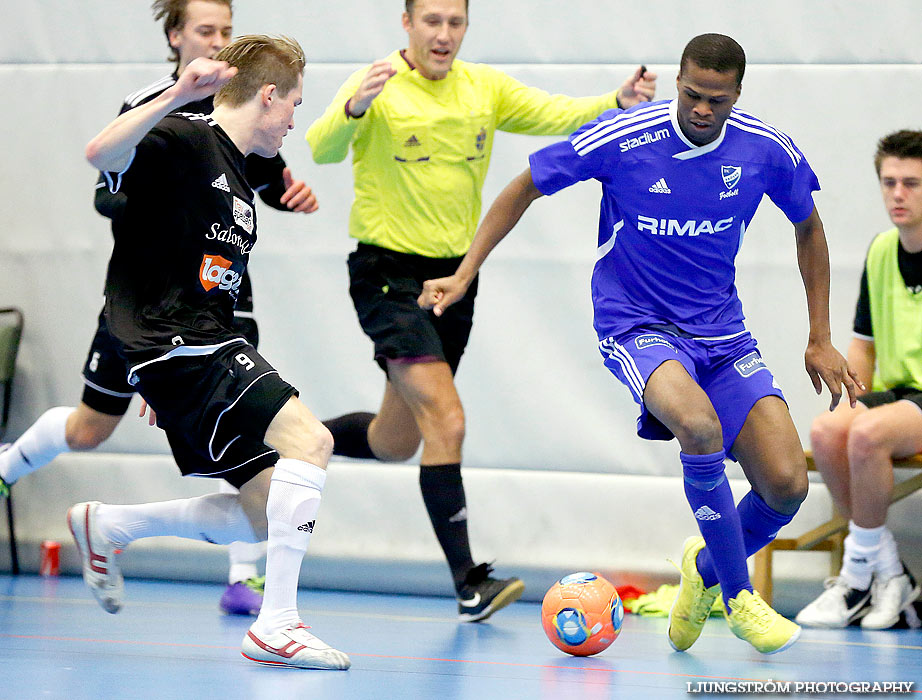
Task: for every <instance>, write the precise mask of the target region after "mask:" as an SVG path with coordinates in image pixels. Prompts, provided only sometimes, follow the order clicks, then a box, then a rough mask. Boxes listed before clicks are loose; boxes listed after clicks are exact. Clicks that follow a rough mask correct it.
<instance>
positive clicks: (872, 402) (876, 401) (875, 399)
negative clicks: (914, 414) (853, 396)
mask: <svg viewBox="0 0 922 700" xmlns="http://www.w3.org/2000/svg"><path fill="white" fill-rule="evenodd" d="M903 399H905V400H906V401H912V402H913V403H914V404H915V405H916V406H918V407H919V408H920V409H922V391H919V390H918V389H916V388H915V387H911V386H897V387H894V388H892V389H889V390H888V391H869V392H868V393H867V394H862V395H861V396H859V397H858V400H859V401H860V402H861V403H863V404H864V405H865V406H867V407H868V408H877V407H878V406H886V405H887V404H888V403H895V402H897V401H901V400H903Z"/></svg>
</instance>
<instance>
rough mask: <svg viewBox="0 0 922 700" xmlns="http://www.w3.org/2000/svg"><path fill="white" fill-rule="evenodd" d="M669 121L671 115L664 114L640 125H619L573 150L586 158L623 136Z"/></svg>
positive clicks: (576, 146)
mask: <svg viewBox="0 0 922 700" xmlns="http://www.w3.org/2000/svg"><path fill="white" fill-rule="evenodd" d="M668 121H670V116H669V113H668V112H664V113H663V114H662V115H660V116H658V117H655V118H649V119H646V120H644V121H642V122H639V123H635V124H627V125H625V124H618V125H616V126H615V127H614V128H615V130H614V131H611V130H609V131H608V132H605V133H600V134H599V135H598V137H597V138H595V139H593V140H592V141H591V142H590V143H586V142H585V141H584V142H583V143H582V144H580V145H579V146H578V145H577V144H576V143H574V144H573V148H574V149H576V152H577V154H579V155H581V156H584V155H586V154H587V153H591V152H592V151H594V150H595V149H597V148H599V147H600V146H604V145H605V144H606V143H609V142H610V141H613V140H614V139H617V138H621V137H622V136H626V135H627V134H632V133H634V132H635V131H644V130H646V129H648V128H650V127H652V126H656V125H658V124H663V123H665V122H668Z"/></svg>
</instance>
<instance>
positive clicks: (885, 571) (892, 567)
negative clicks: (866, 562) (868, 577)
mask: <svg viewBox="0 0 922 700" xmlns="http://www.w3.org/2000/svg"><path fill="white" fill-rule="evenodd" d="M874 573H875V574H877V575H878V576H879V578H880V579H881V580H883V581H886V580H888V579H891V578H893V577H894V576H899V575H900V574H902V573H903V562H902V561H901V560H900V552H899V550H898V549H897V547H896V540H895V539H893V533H892V532H890V528H888V527H884V533H883V535H882V536H881V538H880V551H879V552H878V554H877V566H876V567H875V568H874Z"/></svg>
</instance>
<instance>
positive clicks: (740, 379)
mask: <svg viewBox="0 0 922 700" xmlns="http://www.w3.org/2000/svg"><path fill="white" fill-rule="evenodd" d="M599 351H600V352H601V353H602V357H603V358H604V363H605V366H606V367H607V368H608V369H609V371H610V372H611V373H612V374H614V375H615V376H616V377H617V378H618V379H619V380H621V382H622V383H623V384H624V385H625V386H627V388H628V389H630V391H631V396H633V397H634V401H636V402H637V403H638V404H640V415H639V416H638V418H637V434H638V435H639V436H640V437H642V438H644V439H646V440H671V439H672V438H673V437H675V436H674V435H673V434H672V432H671V431H670V430H669V428H667V427H666V426H665V425H663V424H662V423H661V422H660V421H659V419H657V418H656V417H655V416H653V415H652V414H651V413H650V412H649V411H647V409H646V407H645V406H644V403H643V393H644V389H645V388H646V386H647V380H648V379H649V378H650V375H651V374H653V372H654V370H656V368H657V367H659V366H660V365H661V364H663V363H664V362H665V361H666V360H677V361H679V362H681V363H682V366H683V367H684V368H685V371H687V372H688V374H689V375H690V376H691V378H692V379H694V380H695V381H696V382H697V383H698V385H699V386H700V387H701V388H702V389H704V393H705V394H707V396H708V398H709V399H710V400H711V404H712V405H713V406H714V409H715V410H716V411H717V417H718V418H719V419H720V425H721V429H722V430H723V446H724V451H725V452H726V453H727V456H728V457H730V458H731V459H734V457H733V455H732V454H731V448H732V447H733V443H734V442H735V441H736V437H737V435H739V432H740V430H742V428H743V423H745V422H746V417H747V416H748V415H749V412H750V411H751V410H752V407H753V406H754V405H755V403H756V401H758V400H759V399H761V398H762V397H763V396H777V397H779V398H780V399H781V400H782V401H784V395H783V394H782V393H781V389H780V388H779V387H778V384H777V383H776V382H775V378H774V376H772V373H771V370H769V369H768V367H767V366H766V364H765V361H764V360H763V359H762V355H760V354H759V351H758V349H757V347H756V341H755V338H753V337H752V335H750V334H749V332H748V331H746V332H743V333H741V334H740V335H735V336H733V337H731V338H723V339H705V338H692V337H682V336H678V335H673V334H672V333H670V332H669V331H665V330H659V329H657V330H652V329H649V328H634V329H632V330H630V331H628V332H627V333H624V334H622V335H619V336H616V337H611V338H606V339H605V340H602V341H601V342H600V343H599Z"/></svg>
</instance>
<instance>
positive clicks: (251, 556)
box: [0, 0, 317, 615]
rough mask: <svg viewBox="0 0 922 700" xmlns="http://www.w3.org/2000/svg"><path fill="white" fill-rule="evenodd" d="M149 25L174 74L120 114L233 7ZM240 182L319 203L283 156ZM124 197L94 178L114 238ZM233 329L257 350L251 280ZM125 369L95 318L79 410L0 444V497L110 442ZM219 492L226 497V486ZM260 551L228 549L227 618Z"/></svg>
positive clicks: (228, 27)
mask: <svg viewBox="0 0 922 700" xmlns="http://www.w3.org/2000/svg"><path fill="white" fill-rule="evenodd" d="M152 10H153V12H154V18H155V19H157V20H161V19H162V20H163V33H164V36H165V38H166V40H167V42H168V45H169V48H170V52H171V54H172V56H171V60H172V61H173V62H175V64H176V67H175V69H174V70H173V72H172V73H171V74H170V75H167V76H164V77H162V78H160V79H159V80H157V81H156V82H154V83H153V84H151V85H147V86H146V87H143V88H141V89H139V90H137V91H135V92H133V93H132V94H130V95H129V96H128V97H126V98H125V100H124V102H123V103H122V107H121V110H120V111H119V114H123V113H124V112H127V111H128V110H130V109H134V108H135V107H138V106H140V105H143V104H145V103H147V102H150V101H151V100H153V99H154V98H156V97H157V96H159V95H160V94H162V93H163V92H164V91H165V90H166V89H167V88H169V87H171V86H172V85H174V84H175V83H176V81H177V79H178V78H179V76H180V75H181V74H182V72H183V71H184V70H185V69H186V66H188V65H189V64H190V63H191V62H192V61H194V60H195V59H196V58H200V57H205V58H214V57H215V56H216V55H217V53H218V52H219V51H220V50H221V49H223V48H224V47H225V46H227V45H228V44H229V43H230V41H231V33H232V31H233V24H232V23H233V14H232V10H233V7H232V3H231V0H155V1H154V2H153V4H152ZM213 110H214V105H213V104H212V96H211V95H208V96H207V97H205V98H204V99H202V100H200V101H198V102H195V103H192V104H188V105H183V106H182V107H180V108H179V110H178V111H184V112H202V113H204V114H211V112H212V111H213ZM246 177H247V182H248V183H249V184H250V186H251V187H252V188H253V189H254V190H256V191H257V192H259V197H260V199H261V200H262V201H263V203H264V204H266V205H268V206H270V207H272V208H274V209H277V210H280V211H290V212H298V213H305V214H310V213H311V212H314V211H316V210H317V199H316V197H315V196H314V194H313V192H312V191H311V188H310V187H308V186H307V185H306V184H305V183H304V181H302V180H296V179H294V178H293V176H292V173H291V170H290V169H289V168H288V167H287V165H286V164H285V160H284V159H283V158H282V156H281V154H277V155H276V156H274V157H273V158H261V157H259V156H257V155H255V154H254V155H251V156H249V157H248V158H247V164H246ZM126 199H127V197H126V195H125V193H124V192H121V191H119V192H116V193H112V192H110V191H109V188H108V186H107V184H106V182H105V177H103V176H102V175H101V174H100V176H99V179H98V182H97V186H96V192H95V200H94V205H95V207H96V211H98V212H99V213H100V214H102V215H103V216H105V217H106V218H108V219H111V220H112V229H113V235H114V236H115V235H118V231H117V229H118V227H119V226H120V225H121V218H122V213H123V211H124V209H125V202H126ZM234 330H235V331H237V332H239V333H240V334H241V335H243V336H244V337H245V338H246V339H247V340H249V341H250V343H252V344H253V346H254V347H258V345H259V328H258V325H257V323H256V318H255V317H254V315H253V292H252V285H251V283H250V278H249V274H248V273H247V274H245V275H244V276H243V278H242V280H241V285H240V294H239V297H238V299H237V305H236V307H235V308H234ZM127 376H128V365H127V363H126V361H125V358H124V357H122V354H121V349H120V347H119V343H118V341H117V340H115V339H114V338H113V337H112V335H111V334H110V333H109V329H108V327H107V326H106V320H105V314H104V313H100V315H99V321H98V325H97V328H96V332H95V334H94V335H93V340H92V342H91V344H90V348H89V351H88V352H87V357H86V362H85V363H84V366H83V384H84V387H83V394H82V396H81V398H80V402H79V404H78V405H77V406H75V407H73V406H55V407H53V408H50V409H48V410H47V411H45V412H44V413H43V414H42V415H41V416H40V417H39V418H38V420H36V421H35V423H33V424H32V425H31V426H30V427H29V428H28V429H27V430H26V431H25V432H24V433H23V434H22V435H21V436H20V437H19V439H18V440H16V442H15V443H14V444H12V445H3V444H0V498H2V497H3V496H5V495H6V493H9V489H10V487H11V486H12V485H13V484H14V483H16V482H17V481H18V480H19V479H21V478H23V477H24V476H27V475H28V474H31V473H32V472H33V471H36V470H37V469H41V468H42V467H44V466H45V465H46V464H49V463H50V462H51V461H52V460H54V459H55V458H56V457H57V456H58V455H60V454H63V453H66V452H70V451H85V450H93V449H96V448H97V447H99V446H100V445H101V444H102V443H103V442H105V441H106V440H108V439H109V437H110V436H111V435H112V433H113V432H114V431H115V429H116V428H117V427H118V425H119V423H120V422H121V420H122V418H123V416H124V415H125V413H126V412H127V411H128V407H129V405H130V403H131V400H132V398H133V397H134V395H135V389H134V387H132V386H131V385H130V384H128V381H127ZM218 488H219V489H221V490H223V491H224V492H226V493H229V492H232V490H231V488H230V487H228V484H227V483H226V482H224V481H219V483H218ZM263 554H264V546H263V545H262V544H255V545H254V544H248V543H244V542H234V543H231V544H230V545H229V546H228V556H229V559H230V568H229V572H228V586H227V588H226V589H225V591H224V593H223V595H222V596H221V600H220V603H219V606H220V609H221V610H222V611H223V612H226V613H229V614H241V615H255V614H256V613H257V612H258V611H259V606H260V604H261V603H262V585H263V580H262V577H260V576H259V575H258V569H257V563H258V562H259V560H261V559H262V557H263Z"/></svg>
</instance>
